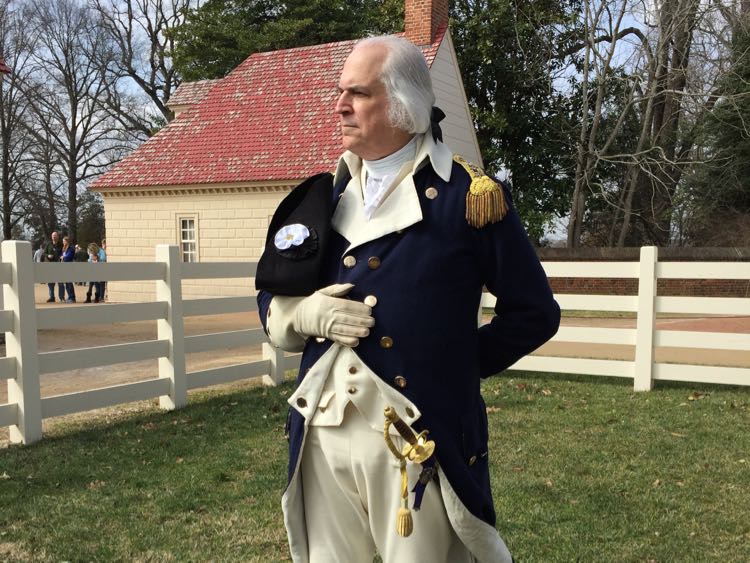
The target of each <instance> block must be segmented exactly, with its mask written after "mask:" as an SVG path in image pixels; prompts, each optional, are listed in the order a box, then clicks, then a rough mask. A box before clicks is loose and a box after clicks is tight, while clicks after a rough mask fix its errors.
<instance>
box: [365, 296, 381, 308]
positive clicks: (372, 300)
mask: <svg viewBox="0 0 750 563" xmlns="http://www.w3.org/2000/svg"><path fill="white" fill-rule="evenodd" d="M377 304H378V298H377V297H375V296H374V295H368V296H367V297H365V305H367V306H368V307H374V306H375V305H377Z"/></svg>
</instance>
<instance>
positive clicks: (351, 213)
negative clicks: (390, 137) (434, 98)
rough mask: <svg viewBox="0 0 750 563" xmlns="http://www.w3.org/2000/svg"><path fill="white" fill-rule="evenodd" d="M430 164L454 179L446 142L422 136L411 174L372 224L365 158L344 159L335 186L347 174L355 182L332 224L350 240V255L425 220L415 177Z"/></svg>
mask: <svg viewBox="0 0 750 563" xmlns="http://www.w3.org/2000/svg"><path fill="white" fill-rule="evenodd" d="M428 163H429V164H431V165H432V168H433V170H435V173H436V174H437V175H438V176H440V177H441V178H442V179H443V180H445V181H446V182H447V181H449V180H450V177H451V170H452V167H453V153H452V152H451V151H450V149H448V147H446V146H445V145H444V144H443V143H439V142H437V143H436V142H435V141H434V140H433V139H432V137H431V136H430V135H422V138H421V139H420V140H419V142H418V147H417V155H416V158H415V160H414V163H413V165H412V171H411V174H407V176H406V177H405V178H404V179H403V180H402V181H401V183H400V184H399V185H398V186H397V187H396V188H395V189H394V190H393V191H392V192H391V193H390V195H388V197H386V199H385V200H384V201H383V203H381V205H380V207H379V208H378V209H377V211H376V212H375V213H374V215H373V216H372V218H371V219H370V220H369V221H368V220H367V219H366V218H365V214H364V200H363V197H362V159H360V158H359V157H358V156H357V155H355V154H354V153H352V152H350V151H346V152H345V153H344V154H343V155H342V156H341V158H340V159H339V162H338V166H337V167H336V174H335V177H334V184H336V183H337V182H339V181H341V179H343V178H344V177H345V176H346V175H347V174H349V175H350V176H351V179H350V180H349V183H348V184H347V186H346V189H345V190H344V192H343V193H342V194H341V198H340V199H339V202H338V205H337V206H336V210H335V211H334V214H333V219H332V225H333V228H334V230H336V232H338V233H339V234H341V235H342V236H343V237H344V238H345V239H347V240H348V241H349V243H350V244H349V248H348V249H347V252H348V251H349V250H351V249H352V248H354V247H356V246H360V245H362V244H365V243H367V242H370V241H372V240H375V239H378V238H381V237H383V236H385V235H388V234H391V233H393V232H396V231H399V230H402V229H405V228H406V227H409V226H411V225H413V224H415V223H418V222H419V221H421V220H422V208H421V207H420V205H419V196H418V195H417V190H416V188H415V187H414V178H413V177H414V174H415V173H416V172H417V171H418V170H420V169H421V168H423V167H424V166H426V165H427V164H428Z"/></svg>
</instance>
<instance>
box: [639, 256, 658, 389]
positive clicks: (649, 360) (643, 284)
mask: <svg viewBox="0 0 750 563" xmlns="http://www.w3.org/2000/svg"><path fill="white" fill-rule="evenodd" d="M658 259H659V257H658V249H657V248H656V247H655V246H642V247H641V260H640V267H639V273H638V313H637V314H638V318H637V321H636V339H635V376H634V378H633V379H634V381H633V387H634V389H635V390H636V391H649V390H651V388H652V387H653V384H654V380H653V370H654V327H655V321H656V313H655V308H656V262H657V261H658Z"/></svg>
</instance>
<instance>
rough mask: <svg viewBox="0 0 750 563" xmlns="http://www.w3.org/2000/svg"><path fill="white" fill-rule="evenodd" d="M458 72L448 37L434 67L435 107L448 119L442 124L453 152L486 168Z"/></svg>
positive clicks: (439, 50) (446, 139) (454, 54)
mask: <svg viewBox="0 0 750 563" xmlns="http://www.w3.org/2000/svg"><path fill="white" fill-rule="evenodd" d="M458 68H459V67H458V63H457V60H456V52H455V50H454V48H453V41H452V40H451V37H450V33H446V34H445V39H444V40H443V42H442V43H441V44H440V47H439V48H438V52H437V53H436V55H435V59H434V61H433V63H432V66H431V67H430V78H432V86H433V89H434V91H435V105H436V106H438V107H439V108H441V109H442V110H443V111H444V112H445V119H444V120H443V121H442V122H441V123H440V128H441V129H442V131H443V140H444V141H445V143H446V145H448V146H449V147H450V148H451V150H452V151H453V152H455V153H458V154H461V155H463V156H464V158H466V160H468V161H469V162H473V163H474V164H477V165H478V166H483V164H482V154H481V152H480V151H479V143H478V142H477V137H476V133H475V131H474V127H473V121H472V118H471V112H470V110H469V104H468V102H467V101H466V94H465V92H464V87H463V81H462V80H461V73H460V72H459V70H458Z"/></svg>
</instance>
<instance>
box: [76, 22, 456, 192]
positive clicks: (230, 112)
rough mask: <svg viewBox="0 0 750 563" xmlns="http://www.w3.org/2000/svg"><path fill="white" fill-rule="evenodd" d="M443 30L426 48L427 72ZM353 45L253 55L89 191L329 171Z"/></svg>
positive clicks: (336, 153) (258, 179)
mask: <svg viewBox="0 0 750 563" xmlns="http://www.w3.org/2000/svg"><path fill="white" fill-rule="evenodd" d="M445 31H446V28H445V27H444V28H443V29H441V30H440V31H439V32H438V34H437V37H436V38H435V42H434V43H433V44H432V45H428V46H425V47H423V49H422V50H423V52H424V54H425V58H426V59H427V63H428V65H432V62H433V60H434V58H435V55H436V54H437V50H438V47H439V46H440V43H441V42H442V40H443V36H444V35H445ZM354 43H355V41H342V42H338V43H328V44H324V45H316V46H313V47H300V48H297V49H284V50H280V51H272V52H268V53H256V54H253V55H251V56H250V57H248V58H247V59H246V60H245V61H244V62H243V63H242V64H240V65H239V66H238V67H237V68H235V69H234V70H233V71H232V72H231V73H230V74H229V75H227V76H226V77H225V78H223V79H221V80H220V81H218V82H217V83H216V84H212V85H211V88H210V89H209V90H208V92H207V93H206V95H205V98H204V99H203V100H202V101H200V102H199V103H197V104H195V105H194V106H191V107H190V108H189V109H187V110H186V111H184V112H183V113H181V114H180V116H179V117H178V118H176V119H175V120H173V121H172V122H171V123H170V124H169V125H168V126H166V127H165V128H164V129H162V130H161V131H159V133H158V134H156V135H154V136H153V137H152V138H151V139H149V140H148V141H146V142H145V143H143V144H142V145H141V146H139V147H138V148H137V149H136V150H134V151H133V152H132V153H131V154H130V155H128V156H127V157H126V158H124V159H123V160H121V161H120V162H119V163H118V164H116V165H115V166H114V167H113V168H112V169H110V170H109V171H108V172H106V173H105V174H103V175H102V176H100V177H99V178H98V179H97V180H96V181H95V182H94V183H93V184H92V186H91V187H92V188H95V189H107V188H116V187H149V186H176V185H189V184H224V183H238V182H264V181H279V180H281V181H284V180H290V181H296V180H299V179H302V178H305V177H307V176H310V175H311V174H314V173H316V172H321V171H324V170H331V169H332V168H333V166H334V164H335V162H336V159H337V158H338V157H339V156H340V154H341V152H342V149H341V136H340V130H339V127H338V120H337V119H336V118H335V117H334V113H333V107H334V103H335V99H336V84H337V81H338V78H339V75H340V73H341V68H342V67H343V65H344V61H345V59H346V57H347V56H348V55H349V52H350V51H351V49H352V47H353V45H354Z"/></svg>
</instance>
